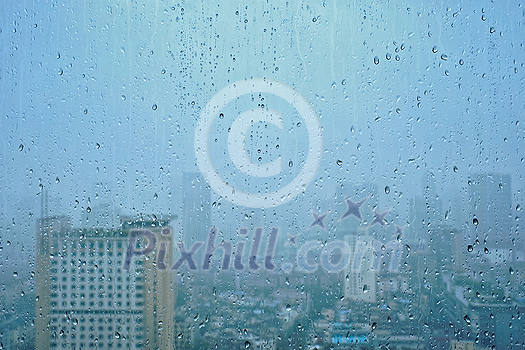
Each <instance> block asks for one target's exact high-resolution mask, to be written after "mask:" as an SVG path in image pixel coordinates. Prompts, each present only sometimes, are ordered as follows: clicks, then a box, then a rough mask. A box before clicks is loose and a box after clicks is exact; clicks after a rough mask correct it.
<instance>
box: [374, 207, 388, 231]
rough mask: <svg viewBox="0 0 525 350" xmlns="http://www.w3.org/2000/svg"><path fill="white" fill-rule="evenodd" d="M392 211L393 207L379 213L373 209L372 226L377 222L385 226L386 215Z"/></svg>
mask: <svg viewBox="0 0 525 350" xmlns="http://www.w3.org/2000/svg"><path fill="white" fill-rule="evenodd" d="M391 211H392V209H388V210H385V211H384V212H382V213H378V212H377V211H375V210H373V212H374V220H372V222H371V223H370V226H374V225H375V224H380V225H381V226H383V227H384V226H385V225H386V220H385V216H387V215H388V213H390V212H391Z"/></svg>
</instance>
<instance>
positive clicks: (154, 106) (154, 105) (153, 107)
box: [151, 103, 157, 111]
mask: <svg viewBox="0 0 525 350" xmlns="http://www.w3.org/2000/svg"><path fill="white" fill-rule="evenodd" d="M151 109H153V110H154V111H156V110H157V104H156V103H154V104H153V106H151Z"/></svg>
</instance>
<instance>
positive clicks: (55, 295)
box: [49, 286, 144, 299]
mask: <svg viewBox="0 0 525 350" xmlns="http://www.w3.org/2000/svg"><path fill="white" fill-rule="evenodd" d="M90 287H92V286H90ZM49 296H50V297H51V299H57V298H58V297H59V294H58V293H50V295H49ZM88 296H89V299H94V298H95V293H89V294H88ZM69 297H70V298H71V299H77V298H80V299H85V298H86V294H85V293H71V294H70V295H69ZM98 297H99V298H100V299H106V298H114V297H116V298H118V299H121V298H122V297H123V295H122V293H115V294H113V293H98ZM143 297H144V294H142V293H136V294H135V298H137V299H141V298H143ZM61 298H62V299H67V298H68V295H67V294H66V293H62V295H61ZM125 298H127V299H129V293H126V296H125Z"/></svg>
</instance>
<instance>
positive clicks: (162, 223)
mask: <svg viewBox="0 0 525 350" xmlns="http://www.w3.org/2000/svg"><path fill="white" fill-rule="evenodd" d="M168 224H169V220H156V219H151V218H148V219H141V220H130V219H126V218H124V219H123V220H122V223H121V226H120V227H119V229H116V230H105V229H100V230H97V229H89V230H88V229H73V228H72V227H71V224H70V220H69V218H67V217H52V218H44V219H41V220H40V222H39V225H38V232H37V254H36V264H37V266H36V268H37V269H36V270H37V273H36V277H37V278H36V337H35V340H36V342H35V344H36V348H37V349H45V350H47V349H89V348H103V349H113V348H114V349H120V348H125V349H142V348H158V347H160V348H173V309H174V308H173V302H174V295H175V290H174V284H173V281H172V277H171V273H170V269H169V268H168V269H165V270H160V269H158V268H157V266H156V265H157V263H158V262H159V260H162V262H163V263H164V264H167V263H169V262H170V261H171V259H170V257H169V254H165V253H164V254H163V256H162V257H161V256H160V254H159V247H169V248H171V247H170V244H171V241H172V236H173V234H172V230H171V228H170V227H169V226H168ZM145 231H148V232H151V233H152V234H153V235H154V236H155V238H156V239H155V240H154V242H152V241H151V240H146V239H143V238H144V237H146V235H144V234H143V232H145ZM142 236H144V237H142ZM131 237H135V238H136V239H130V238H131ZM141 237H142V238H141ZM131 245H133V248H134V249H130V247H131ZM149 249H151V252H150V253H149V254H147V255H146V254H141V252H145V251H146V250H149ZM130 252H133V254H132V255H131V256H130V254H129V253H130ZM126 257H128V258H129V259H130V263H129V266H125V260H126ZM164 260H165V261H164Z"/></svg>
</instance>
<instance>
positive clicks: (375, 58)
mask: <svg viewBox="0 0 525 350" xmlns="http://www.w3.org/2000/svg"><path fill="white" fill-rule="evenodd" d="M374 64H379V57H377V56H376V57H374Z"/></svg>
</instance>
